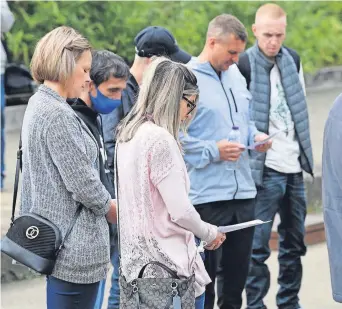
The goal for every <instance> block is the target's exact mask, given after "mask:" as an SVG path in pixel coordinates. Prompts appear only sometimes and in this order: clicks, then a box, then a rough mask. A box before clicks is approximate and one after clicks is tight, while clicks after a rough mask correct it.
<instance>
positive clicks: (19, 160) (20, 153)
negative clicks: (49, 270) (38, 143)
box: [11, 134, 83, 256]
mask: <svg viewBox="0 0 342 309" xmlns="http://www.w3.org/2000/svg"><path fill="white" fill-rule="evenodd" d="M22 148H23V146H22V139H21V134H20V138H19V148H18V151H17V165H16V168H15V178H14V191H13V200H12V215H11V226H12V225H13V224H14V218H15V208H16V204H17V196H18V188H19V176H20V171H21V170H22V156H23V150H22ZM82 208H83V205H82V204H81V203H78V207H77V210H76V212H75V215H74V217H73V219H72V221H71V224H70V225H69V227H68V229H67V231H66V233H65V236H64V238H63V240H62V243H61V244H60V246H59V248H58V249H57V251H56V256H57V255H58V254H59V252H60V251H61V250H62V248H63V247H64V243H65V240H66V239H67V238H68V236H69V235H70V233H71V230H72V228H73V227H74V225H75V223H76V220H77V218H78V216H79V215H80V213H81V210H82Z"/></svg>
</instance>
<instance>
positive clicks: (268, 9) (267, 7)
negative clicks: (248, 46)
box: [255, 3, 286, 22]
mask: <svg viewBox="0 0 342 309" xmlns="http://www.w3.org/2000/svg"><path fill="white" fill-rule="evenodd" d="M264 16H268V17H270V18H273V19H278V18H281V17H284V16H286V12H285V11H284V9H283V8H281V7H280V6H279V5H278V4H274V3H266V4H264V5H262V6H261V7H259V9H258V10H257V12H256V14H255V22H257V21H259V20H261V19H262V18H263V17H264Z"/></svg>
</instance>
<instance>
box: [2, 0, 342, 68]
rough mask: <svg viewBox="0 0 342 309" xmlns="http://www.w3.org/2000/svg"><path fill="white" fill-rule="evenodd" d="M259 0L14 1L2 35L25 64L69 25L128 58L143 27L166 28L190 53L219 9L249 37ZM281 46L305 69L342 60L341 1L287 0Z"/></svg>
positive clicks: (200, 43)
mask: <svg viewBox="0 0 342 309" xmlns="http://www.w3.org/2000/svg"><path fill="white" fill-rule="evenodd" d="M260 4H261V2H247V1H245V2H238V1H226V2H222V1H217V2H216V1H207V2H196V1H179V2H176V1H172V2H162V1H155V2H144V1H139V2H129V1H127V2H126V1H93V2H92V1H83V0H81V1H72V2H70V1H15V2H10V7H11V9H12V11H13V12H14V14H15V16H16V23H15V25H14V27H13V29H12V30H11V32H10V33H8V34H6V38H7V42H8V46H9V49H10V51H11V52H12V54H13V58H14V59H15V60H16V61H21V62H24V63H26V64H29V62H30V58H31V56H32V53H33V50H34V47H35V44H36V42H37V41H38V40H39V38H41V37H42V36H43V35H44V34H45V33H46V32H48V31H50V30H52V29H53V28H55V27H57V26H60V25H69V26H71V27H74V28H75V29H77V30H79V31H80V32H81V33H82V34H83V35H85V36H86V37H87V38H88V39H89V40H90V42H91V43H92V45H93V46H94V47H95V48H101V49H109V50H111V51H113V52H115V53H117V54H119V55H121V56H122V57H124V58H125V59H126V60H128V61H129V62H130V61H132V59H133V57H134V46H133V39H134V37H135V35H136V34H137V33H138V32H139V31H140V30H141V29H143V28H144V27H146V26H149V25H159V26H164V27H166V28H168V29H169V30H170V31H171V32H172V33H173V34H174V35H175V37H176V38H177V41H178V43H179V45H180V46H181V47H182V48H183V49H185V50H187V51H188V52H189V53H191V54H193V55H198V54H199V53H200V51H201V49H202V47H203V44H204V40H205V33H206V30H207V25H208V22H209V21H210V20H211V19H212V18H213V17H215V16H216V15H219V14H221V13H231V14H233V15H235V16H237V17H238V18H239V19H240V20H241V21H242V22H243V23H244V24H245V25H246V27H247V29H248V31H249V34H250V36H249V45H250V44H253V42H254V37H253V35H252V32H251V25H252V24H253V21H254V15H255V12H256V10H257V8H258V7H259V6H260ZM280 5H281V6H282V7H283V8H284V9H285V10H286V12H287V14H288V32H287V41H286V44H287V45H288V46H290V47H292V48H294V49H296V50H297V51H298V52H299V53H300V55H301V57H302V60H303V64H304V68H305V71H306V72H311V71H314V70H315V69H318V68H321V67H323V66H328V65H336V64H341V63H342V53H341V52H340V51H341V50H342V40H339V39H338V38H339V37H340V34H341V30H342V22H341V13H342V2H339V1H338V2H320V1H306V2H304V1H303V2H302V1H288V2H281V3H280Z"/></svg>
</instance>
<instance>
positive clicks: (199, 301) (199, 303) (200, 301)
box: [195, 293, 205, 309]
mask: <svg viewBox="0 0 342 309" xmlns="http://www.w3.org/2000/svg"><path fill="white" fill-rule="evenodd" d="M204 301H205V293H203V294H202V295H201V296H198V297H196V301H195V309H204Z"/></svg>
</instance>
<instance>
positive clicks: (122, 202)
mask: <svg viewBox="0 0 342 309" xmlns="http://www.w3.org/2000/svg"><path fill="white" fill-rule="evenodd" d="M117 151H118V153H117V157H118V175H119V189H118V190H119V207H120V210H119V216H120V232H121V234H120V238H121V239H120V244H121V266H122V272H123V275H124V276H125V277H126V280H128V281H131V280H133V279H135V278H137V276H138V273H139V271H140V269H141V268H142V267H143V266H144V265H145V264H147V263H148V262H150V261H159V262H161V263H163V264H165V265H167V266H168V267H170V268H171V269H173V270H174V271H176V272H177V274H178V275H179V276H180V277H188V276H191V275H192V274H193V273H195V278H196V285H195V290H196V296H199V295H201V294H202V293H203V292H204V290H205V286H206V285H207V284H208V283H210V278H209V276H208V274H207V272H206V270H205V267H204V264H203V261H202V259H201V257H200V254H199V252H198V250H197V247H196V244H195V239H194V235H196V236H197V237H199V238H200V239H202V240H204V241H206V242H207V243H210V242H212V241H213V240H214V239H215V237H216V234H217V227H215V226H213V225H210V224H208V223H205V222H204V221H202V220H201V219H200V216H199V214H198V213H197V212H196V210H195V208H194V207H193V205H192V204H191V203H190V201H189V198H188V192H189V178H188V175H187V171H186V166H185V164H184V161H183V158H182V155H181V152H180V150H179V148H178V145H177V143H176V141H175V139H174V138H173V136H172V135H171V134H169V133H168V132H167V131H166V130H165V129H163V128H160V127H158V126H157V125H155V124H153V123H151V122H147V123H144V124H143V125H142V126H141V127H140V128H139V129H138V131H137V133H136V134H135V136H134V138H133V139H132V140H131V141H129V142H127V143H119V144H118V147H117ZM145 274H146V275H145V277H167V273H165V272H164V271H163V270H161V269H160V268H158V267H153V266H148V267H147V271H146V272H145Z"/></svg>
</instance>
